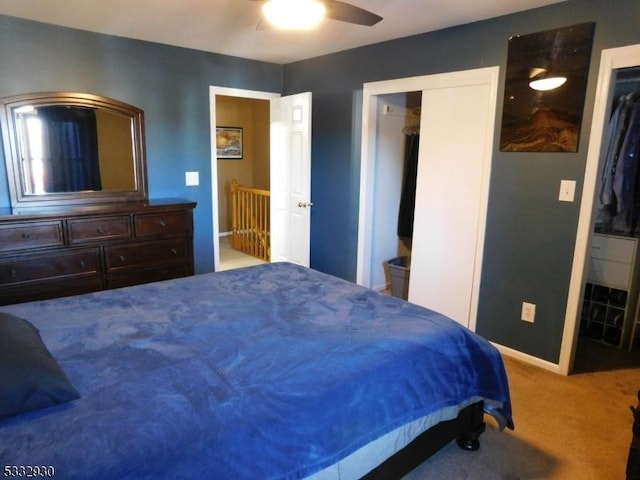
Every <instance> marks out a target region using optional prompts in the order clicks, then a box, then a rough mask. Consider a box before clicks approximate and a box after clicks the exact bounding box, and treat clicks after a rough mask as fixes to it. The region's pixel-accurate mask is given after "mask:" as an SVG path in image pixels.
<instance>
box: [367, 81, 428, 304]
mask: <svg viewBox="0 0 640 480" xmlns="http://www.w3.org/2000/svg"><path fill="white" fill-rule="evenodd" d="M421 96H422V94H421V92H407V93H396V94H389V95H381V96H380V99H379V103H378V135H377V140H376V143H377V158H376V169H375V170H376V175H375V191H376V192H377V193H376V208H375V214H374V218H373V227H372V228H373V236H372V238H373V241H372V258H373V262H372V269H371V286H372V288H374V289H376V290H388V289H389V288H390V287H391V282H392V278H391V276H392V274H396V273H398V271H397V269H396V271H394V267H395V266H396V265H397V266H398V267H400V268H407V269H408V268H410V259H411V236H412V230H413V217H414V205H415V181H416V170H417V160H418V159H417V155H418V149H417V146H418V141H419V138H420V135H419V133H420V101H421ZM412 183H413V187H412V185H411V184H412ZM412 190H413V193H412ZM396 259H397V260H398V262H397V264H396V265H392V266H391V267H390V266H389V263H390V261H391V260H396ZM394 283H395V282H394ZM407 293H408V292H407V291H406V289H405V294H407Z"/></svg>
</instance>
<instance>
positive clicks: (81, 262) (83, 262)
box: [79, 260, 87, 268]
mask: <svg viewBox="0 0 640 480" xmlns="http://www.w3.org/2000/svg"><path fill="white" fill-rule="evenodd" d="M79 265H80V268H84V267H86V266H87V264H86V263H85V261H84V260H80V264H79Z"/></svg>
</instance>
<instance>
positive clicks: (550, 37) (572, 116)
mask: <svg viewBox="0 0 640 480" xmlns="http://www.w3.org/2000/svg"><path fill="white" fill-rule="evenodd" d="M594 28H595V24H594V23H593V22H590V23H583V24H579V25H573V26H570V27H563V28H558V29H555V30H548V31H545V32H538V33H532V34H529V35H518V36H514V37H511V38H510V39H509V52H508V57H507V70H506V80H505V87H504V103H503V112H502V130H501V135H500V151H502V152H577V151H578V140H579V136H580V126H581V124H582V114H583V110H584V100H585V94H586V87H587V77H588V75H589V62H590V59H591V46H592V43H593V32H594Z"/></svg>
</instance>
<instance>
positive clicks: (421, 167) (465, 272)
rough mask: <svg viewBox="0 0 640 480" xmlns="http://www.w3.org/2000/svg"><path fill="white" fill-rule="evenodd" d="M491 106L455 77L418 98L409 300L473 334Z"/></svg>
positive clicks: (490, 94)
mask: <svg viewBox="0 0 640 480" xmlns="http://www.w3.org/2000/svg"><path fill="white" fill-rule="evenodd" d="M495 100H496V85H495V84H492V83H491V82H477V81H476V80H472V81H471V82H468V81H466V80H464V79H462V78H461V82H459V84H457V85H456V84H455V82H452V84H451V85H450V86H442V88H433V89H429V90H423V92H422V116H421V120H420V125H421V129H420V150H419V156H418V179H417V189H416V205H415V220H414V228H413V251H412V257H411V276H410V282H409V301H410V302H413V303H416V304H419V305H423V306H425V307H428V308H431V309H433V310H436V311H438V312H440V313H443V314H445V315H447V316H449V317H451V318H452V319H454V320H456V321H457V322H459V323H461V324H462V325H464V326H467V327H469V326H470V324H471V323H473V324H474V325H472V326H473V327H474V328H475V315H476V310H477V292H478V286H479V281H480V269H481V268H482V247H483V244H484V227H485V223H486V208H487V197H488V195H487V194H488V190H487V188H486V185H487V183H488V182H487V180H488V174H489V171H490V168H489V165H490V162H491V146H492V144H493V129H494V122H495ZM474 287H475V288H474ZM472 316H473V321H471V317H472Z"/></svg>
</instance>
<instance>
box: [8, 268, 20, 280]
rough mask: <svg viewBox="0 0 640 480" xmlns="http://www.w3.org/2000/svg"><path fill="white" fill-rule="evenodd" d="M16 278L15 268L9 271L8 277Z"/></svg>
mask: <svg viewBox="0 0 640 480" xmlns="http://www.w3.org/2000/svg"><path fill="white" fill-rule="evenodd" d="M17 276H18V271H17V270H16V269H15V268H12V269H11V270H9V277H11V278H16V277H17Z"/></svg>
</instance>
